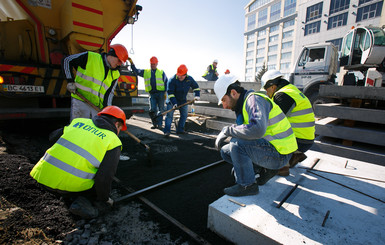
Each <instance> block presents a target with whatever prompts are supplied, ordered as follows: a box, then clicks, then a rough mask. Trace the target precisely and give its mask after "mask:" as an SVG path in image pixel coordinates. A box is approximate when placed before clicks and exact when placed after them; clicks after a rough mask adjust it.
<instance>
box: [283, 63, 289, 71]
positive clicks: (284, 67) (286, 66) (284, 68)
mask: <svg viewBox="0 0 385 245" xmlns="http://www.w3.org/2000/svg"><path fill="white" fill-rule="evenodd" d="M281 69H282V70H289V69H290V62H284V63H283V62H281Z"/></svg>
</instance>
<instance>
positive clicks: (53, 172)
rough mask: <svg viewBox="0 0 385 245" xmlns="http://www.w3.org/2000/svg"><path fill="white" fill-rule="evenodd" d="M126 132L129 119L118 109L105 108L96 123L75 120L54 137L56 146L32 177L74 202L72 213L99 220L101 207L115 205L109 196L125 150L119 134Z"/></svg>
mask: <svg viewBox="0 0 385 245" xmlns="http://www.w3.org/2000/svg"><path fill="white" fill-rule="evenodd" d="M126 129H127V126H126V115H125V114H124V112H123V111H122V110H121V109H120V108H119V107H116V106H108V107H106V108H104V109H103V110H102V111H101V112H99V113H98V114H97V115H96V116H95V117H93V118H92V119H88V118H75V119H74V120H72V121H71V123H70V125H68V126H66V127H64V129H59V130H57V131H55V132H54V133H53V135H51V136H52V137H50V140H55V141H56V140H57V141H56V143H55V144H54V145H53V146H52V147H51V148H49V149H48V150H47V151H46V153H45V154H44V156H43V157H42V158H41V159H40V160H39V162H38V163H37V164H36V165H35V166H34V167H33V169H32V171H31V173H30V175H31V176H32V177H33V178H34V179H35V180H36V181H37V182H38V183H40V184H41V185H43V186H44V187H46V188H47V189H48V190H49V191H51V192H53V193H55V194H59V195H62V196H63V197H65V198H66V199H68V200H69V201H71V203H72V204H71V205H70V208H69V211H70V212H71V213H73V214H75V215H78V216H81V217H82V218H86V219H88V218H95V217H97V216H98V208H97V207H100V206H103V205H106V203H108V204H110V205H112V199H111V198H109V194H110V190H111V183H112V180H113V177H114V176H115V172H116V169H117V166H118V163H119V156H120V153H121V148H122V142H121V141H120V139H119V138H118V134H119V132H120V131H121V130H126ZM91 203H93V204H94V205H96V206H97V207H94V206H93V205H92V204H91Z"/></svg>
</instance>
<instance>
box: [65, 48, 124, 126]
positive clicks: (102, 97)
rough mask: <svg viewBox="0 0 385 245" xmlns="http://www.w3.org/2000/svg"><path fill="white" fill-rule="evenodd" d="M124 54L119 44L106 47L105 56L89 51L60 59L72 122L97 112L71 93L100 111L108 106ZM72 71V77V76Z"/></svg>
mask: <svg viewBox="0 0 385 245" xmlns="http://www.w3.org/2000/svg"><path fill="white" fill-rule="evenodd" d="M127 58H128V52H127V50H126V48H125V47H124V46H123V45H121V44H114V45H111V46H110V50H109V51H108V53H102V54H99V53H95V52H91V51H87V52H83V53H79V54H73V55H70V56H67V57H65V58H64V59H63V62H62V68H63V71H64V74H65V76H66V78H67V80H68V84H67V90H68V91H69V92H71V94H72V95H71V96H72V99H71V115H70V119H71V121H72V119H74V118H79V117H82V118H92V117H93V116H95V115H96V114H97V113H98V112H97V111H96V110H95V109H93V108H92V107H91V106H89V105H88V104H87V103H85V102H84V101H83V100H82V99H81V98H80V97H79V96H78V95H76V94H75V93H76V92H78V93H79V94H81V95H83V96H84V97H85V98H86V99H87V100H89V101H90V102H91V103H92V104H94V105H95V106H96V107H98V108H100V109H103V108H104V107H106V106H109V105H111V104H112V99H113V97H114V92H115V87H116V85H117V83H118V82H117V81H118V78H119V76H120V72H119V68H120V66H121V65H122V64H124V63H125V62H126V61H127ZM72 69H75V70H76V76H75V77H74V76H73V74H72Z"/></svg>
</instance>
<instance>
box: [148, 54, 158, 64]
mask: <svg viewBox="0 0 385 245" xmlns="http://www.w3.org/2000/svg"><path fill="white" fill-rule="evenodd" d="M150 64H158V58H156V57H155V56H152V57H151V59H150Z"/></svg>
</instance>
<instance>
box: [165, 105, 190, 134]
mask: <svg viewBox="0 0 385 245" xmlns="http://www.w3.org/2000/svg"><path fill="white" fill-rule="evenodd" d="M171 108H172V105H171V102H170V103H167V111H168V110H170V109H171ZM187 110H188V105H185V106H183V107H181V108H179V113H180V117H179V122H178V127H177V128H176V132H177V133H180V132H183V131H184V125H185V124H186V119H187ZM173 117H174V111H170V112H169V113H167V115H166V120H165V125H164V133H170V132H171V123H172V118H173Z"/></svg>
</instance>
